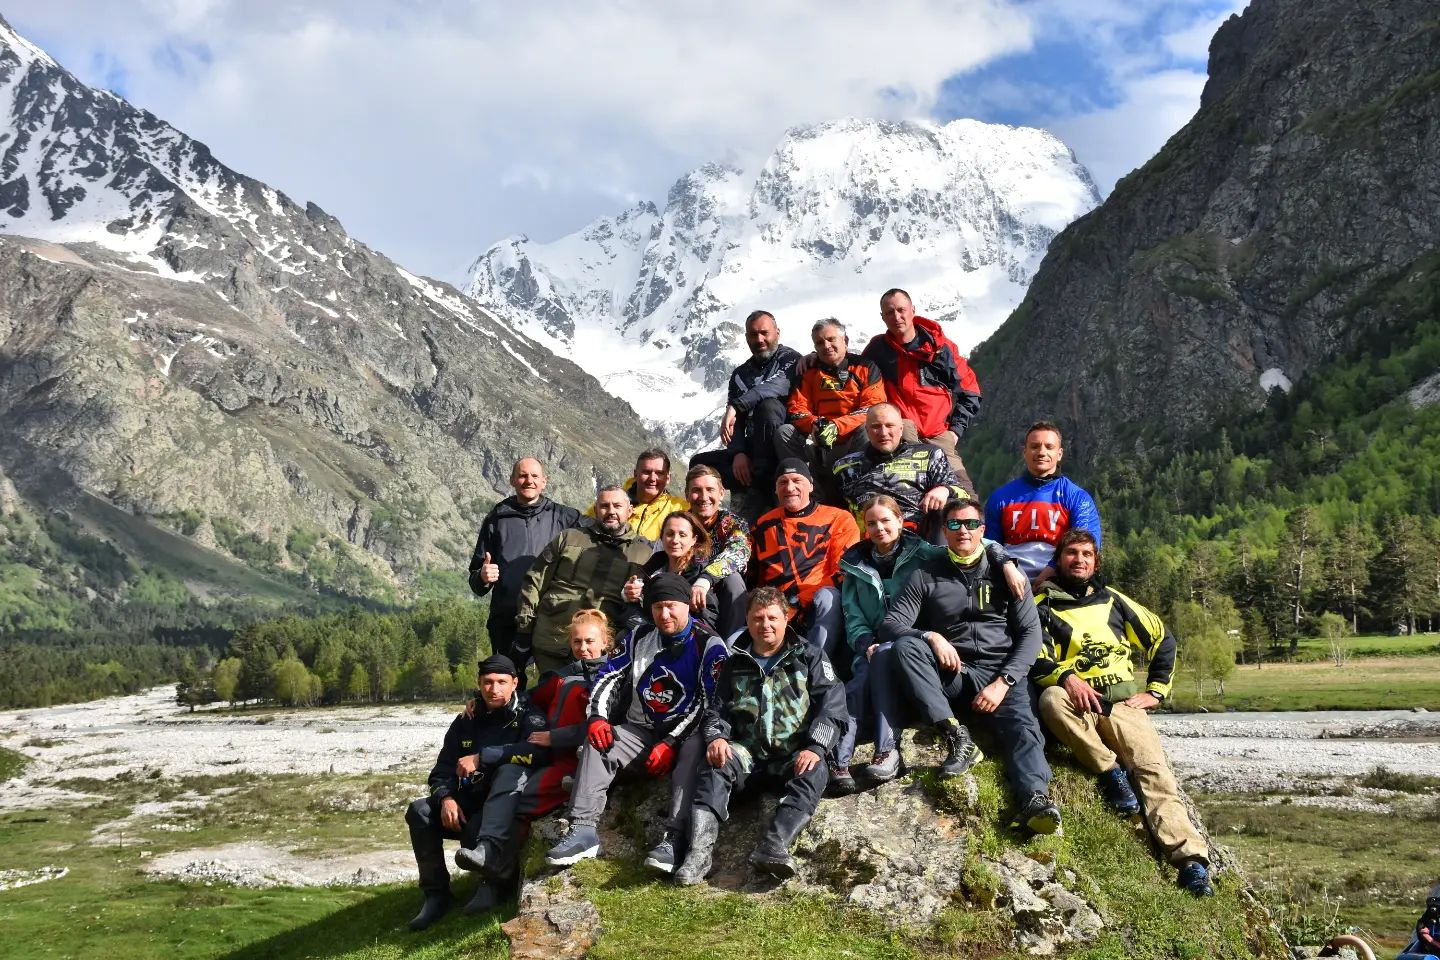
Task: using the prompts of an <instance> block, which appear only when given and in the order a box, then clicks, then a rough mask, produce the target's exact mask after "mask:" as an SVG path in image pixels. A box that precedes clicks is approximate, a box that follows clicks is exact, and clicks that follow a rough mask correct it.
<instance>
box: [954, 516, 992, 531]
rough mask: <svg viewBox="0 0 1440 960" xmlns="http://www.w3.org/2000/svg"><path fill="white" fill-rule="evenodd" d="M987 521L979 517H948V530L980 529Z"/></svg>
mask: <svg viewBox="0 0 1440 960" xmlns="http://www.w3.org/2000/svg"><path fill="white" fill-rule="evenodd" d="M984 523H985V521H984V520H981V519H980V518H979V517H946V518H945V529H946V530H979V529H980V527H981V526H982V525H984Z"/></svg>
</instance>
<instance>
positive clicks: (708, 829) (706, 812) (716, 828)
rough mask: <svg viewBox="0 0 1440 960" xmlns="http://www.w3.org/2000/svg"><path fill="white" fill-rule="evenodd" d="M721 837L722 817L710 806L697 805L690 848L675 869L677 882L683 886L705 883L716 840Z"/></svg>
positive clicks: (711, 862)
mask: <svg viewBox="0 0 1440 960" xmlns="http://www.w3.org/2000/svg"><path fill="white" fill-rule="evenodd" d="M718 839H720V818H719V817H717V816H715V812H714V811H713V810H711V809H710V808H709V807H700V806H697V807H696V808H695V810H694V812H693V813H691V815H690V850H689V852H688V853H686V854H685V861H684V862H683V863H681V864H680V869H678V870H676V871H675V882H676V883H678V884H679V885H680V886H682V887H692V886H694V885H695V884H697V883H703V882H704V880H705V878H706V876H708V875H709V873H710V867H711V866H712V864H713V854H714V852H715V841H716V840H718Z"/></svg>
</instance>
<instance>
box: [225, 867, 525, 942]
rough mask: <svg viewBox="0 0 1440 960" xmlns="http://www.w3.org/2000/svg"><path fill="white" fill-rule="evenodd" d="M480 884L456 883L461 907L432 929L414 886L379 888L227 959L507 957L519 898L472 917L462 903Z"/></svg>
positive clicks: (456, 898) (456, 893)
mask: <svg viewBox="0 0 1440 960" xmlns="http://www.w3.org/2000/svg"><path fill="white" fill-rule="evenodd" d="M474 890H475V883H474V882H472V881H469V880H462V881H459V882H457V883H455V885H454V888H453V891H454V894H455V906H454V907H453V908H452V909H451V911H450V912H449V913H448V914H446V915H445V917H444V918H443V919H441V920H440V921H439V922H438V923H436V924H435V925H434V926H432V927H431V928H430V929H428V930H425V931H422V932H420V933H414V932H412V931H411V930H410V929H409V926H408V924H409V922H410V918H411V917H413V916H414V915H415V912H416V911H417V910H418V909H419V907H420V902H421V896H420V892H419V891H418V890H416V889H415V888H414V887H413V886H403V887H382V888H377V892H376V893H375V895H374V896H371V897H367V898H366V899H364V900H362V901H360V902H359V903H356V904H354V905H352V906H349V907H345V908H344V909H341V910H337V911H335V912H334V913H331V914H328V915H326V916H324V917H321V918H320V919H318V920H313V921H311V922H309V923H306V924H304V925H303V926H299V927H294V928H292V929H290V930H286V931H284V932H283V933H277V934H275V935H274V936H271V937H268V938H266V939H265V940H260V941H257V942H255V943H251V944H248V945H246V946H244V947H242V948H240V949H238V950H235V951H233V952H232V953H228V954H226V955H225V957H224V960H292V958H293V960H300V958H336V960H338V958H355V960H361V958H365V960H372V958H373V960H380V958H390V957H405V958H413V960H424V958H431V957H434V958H439V957H445V958H450V957H496V958H499V957H505V956H508V955H509V941H508V940H507V939H506V937H505V934H504V933H503V932H502V931H501V930H500V924H502V923H504V922H505V921H506V920H508V919H510V918H511V917H513V916H514V915H515V900H514V898H513V896H512V897H511V898H510V899H508V900H503V901H501V903H500V905H499V906H498V907H496V908H495V909H494V910H491V911H489V912H487V913H483V914H479V915H477V916H466V915H465V914H464V913H462V912H461V909H460V908H461V907H462V906H463V905H464V903H465V902H466V901H467V900H468V899H469V898H470V895H471V894H472V893H473V892H474Z"/></svg>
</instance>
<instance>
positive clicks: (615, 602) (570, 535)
mask: <svg viewBox="0 0 1440 960" xmlns="http://www.w3.org/2000/svg"><path fill="white" fill-rule="evenodd" d="M653 552H654V547H653V546H652V544H651V543H650V541H649V540H646V539H644V538H643V537H639V536H637V535H636V534H635V531H633V530H630V529H627V530H625V532H623V533H621V534H620V535H619V536H611V535H610V534H608V533H605V532H604V531H603V530H601V529H600V527H599V525H598V524H596V523H595V521H594V520H585V521H582V523H581V525H580V526H578V527H575V528H573V529H570V530H566V531H565V532H564V533H562V534H560V536H558V537H556V538H555V539H554V540H551V541H550V543H549V545H548V546H546V547H545V549H544V550H542V551H540V556H538V557H536V558H535V562H534V563H533V564H531V565H530V570H529V572H528V573H526V574H525V582H524V584H523V585H522V586H521V588H520V602H519V604H518V605H517V607H516V610H515V632H516V633H518V634H529V635H530V637H531V647H532V649H534V650H539V651H543V652H545V653H549V654H552V655H553V656H557V657H561V658H565V659H568V658H569V656H570V635H569V629H568V628H569V626H570V618H571V617H572V616H574V614H575V611H577V610H580V609H582V608H584V607H598V608H599V609H600V610H601V611H602V612H603V613H604V614H605V616H607V617H609V618H610V622H611V623H613V624H620V623H621V622H623V621H624V619H625V601H624V600H623V599H622V598H621V596H620V591H621V589H622V588H623V587H624V586H625V581H626V580H628V579H630V577H631V576H632V575H634V574H638V573H639V572H640V568H641V567H643V566H644V565H645V561H646V560H649V559H650V556H651V554H652V553H653Z"/></svg>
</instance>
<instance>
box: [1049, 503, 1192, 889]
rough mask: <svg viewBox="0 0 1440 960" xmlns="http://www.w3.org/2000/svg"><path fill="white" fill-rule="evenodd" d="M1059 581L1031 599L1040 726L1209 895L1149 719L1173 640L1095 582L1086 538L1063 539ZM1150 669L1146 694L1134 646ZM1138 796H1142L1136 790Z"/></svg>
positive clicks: (1096, 560)
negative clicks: (1038, 637)
mask: <svg viewBox="0 0 1440 960" xmlns="http://www.w3.org/2000/svg"><path fill="white" fill-rule="evenodd" d="M1056 556H1057V565H1058V567H1059V571H1058V573H1057V574H1056V575H1055V578H1054V579H1053V580H1051V581H1049V582H1047V583H1046V584H1045V587H1044V589H1043V591H1042V592H1041V593H1040V595H1039V596H1037V597H1036V598H1035V602H1036V604H1037V605H1038V606H1039V609H1040V623H1041V625H1042V626H1043V627H1044V628H1045V645H1044V648H1043V650H1042V651H1041V653H1040V657H1039V658H1038V659H1037V660H1036V661H1035V667H1034V669H1032V670H1031V672H1030V677H1031V679H1032V680H1034V681H1035V683H1036V685H1037V686H1039V687H1040V688H1041V690H1040V719H1041V720H1042V721H1043V722H1044V724H1045V726H1046V727H1048V728H1049V729H1050V732H1051V733H1053V734H1054V735H1055V736H1056V737H1058V738H1059V739H1060V741H1061V742H1062V743H1064V744H1065V745H1066V746H1068V747H1069V748H1070V749H1071V750H1073V751H1074V753H1075V756H1076V758H1077V759H1078V760H1079V761H1080V762H1081V763H1082V764H1083V765H1084V766H1086V767H1088V768H1089V769H1091V770H1093V771H1094V772H1095V773H1097V774H1099V775H1100V786H1101V789H1102V790H1104V792H1105V796H1106V798H1107V799H1108V800H1109V801H1110V803H1111V804H1112V805H1113V806H1114V807H1115V808H1116V809H1117V810H1119V811H1120V812H1121V813H1123V814H1125V815H1127V816H1133V815H1135V814H1137V813H1139V812H1140V809H1141V798H1143V800H1144V815H1145V821H1146V823H1147V824H1148V825H1149V827H1150V830H1151V832H1152V833H1153V834H1154V835H1155V841H1156V843H1158V844H1159V845H1160V849H1161V851H1162V852H1163V853H1164V854H1165V855H1166V857H1167V858H1168V859H1169V861H1170V862H1171V863H1172V864H1174V865H1175V866H1176V867H1178V868H1179V870H1180V886H1182V887H1184V888H1185V889H1186V890H1189V891H1190V892H1191V893H1193V894H1195V895H1196V896H1197V897H1204V896H1211V895H1213V894H1214V892H1215V891H1214V888H1212V887H1211V886H1210V873H1209V865H1210V848H1209V845H1208V844H1206V842H1205V840H1204V838H1203V837H1201V836H1200V833H1199V831H1198V830H1196V829H1195V826H1194V824H1192V823H1191V822H1190V815H1189V813H1188V812H1187V811H1186V809H1185V805H1184V803H1182V802H1181V801H1180V795H1179V786H1178V785H1177V784H1176V782H1175V774H1174V771H1172V770H1171V769H1170V763H1169V761H1168V760H1166V759H1165V750H1164V748H1163V747H1162V746H1161V745H1160V737H1159V735H1157V734H1156V732H1155V727H1154V725H1153V724H1152V723H1151V722H1150V714H1149V711H1151V710H1153V709H1155V708H1156V707H1157V706H1159V705H1160V703H1161V702H1162V701H1163V700H1164V699H1165V697H1167V696H1169V694H1170V680H1171V676H1172V674H1173V673H1174V670H1175V637H1174V636H1173V635H1172V634H1171V633H1170V631H1169V630H1168V629H1166V627H1165V623H1164V622H1163V621H1162V620H1161V619H1160V618H1159V617H1157V616H1156V615H1155V614H1153V613H1151V612H1150V611H1149V610H1147V609H1145V607H1143V606H1141V605H1140V604H1139V603H1137V602H1135V601H1134V600H1132V599H1130V598H1129V597H1127V596H1125V594H1123V593H1121V592H1120V591H1119V590H1116V589H1115V588H1114V587H1110V586H1106V585H1105V584H1104V583H1102V582H1100V581H1099V580H1098V579H1097V578H1096V572H1097V571H1098V569H1099V566H1100V551H1099V549H1098V548H1097V547H1096V544H1095V536H1094V535H1093V534H1092V533H1090V532H1089V531H1088V530H1081V529H1079V528H1075V527H1072V528H1071V529H1070V530H1068V531H1066V532H1065V534H1064V535H1063V536H1061V538H1060V543H1059V549H1058V551H1057V554H1056ZM1132 647H1133V648H1135V649H1137V650H1139V651H1141V652H1142V653H1143V654H1144V655H1145V657H1146V658H1147V659H1148V660H1149V661H1150V667H1149V672H1148V673H1147V675H1146V677H1145V683H1144V687H1143V689H1142V688H1141V685H1140V682H1139V681H1138V680H1137V679H1136V677H1135V667H1134V664H1132V663H1131V660H1130V652H1131V648H1132ZM1132 781H1133V782H1134V787H1136V788H1138V789H1139V792H1140V797H1136V795H1135V790H1134V789H1132V787H1131V782H1132Z"/></svg>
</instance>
